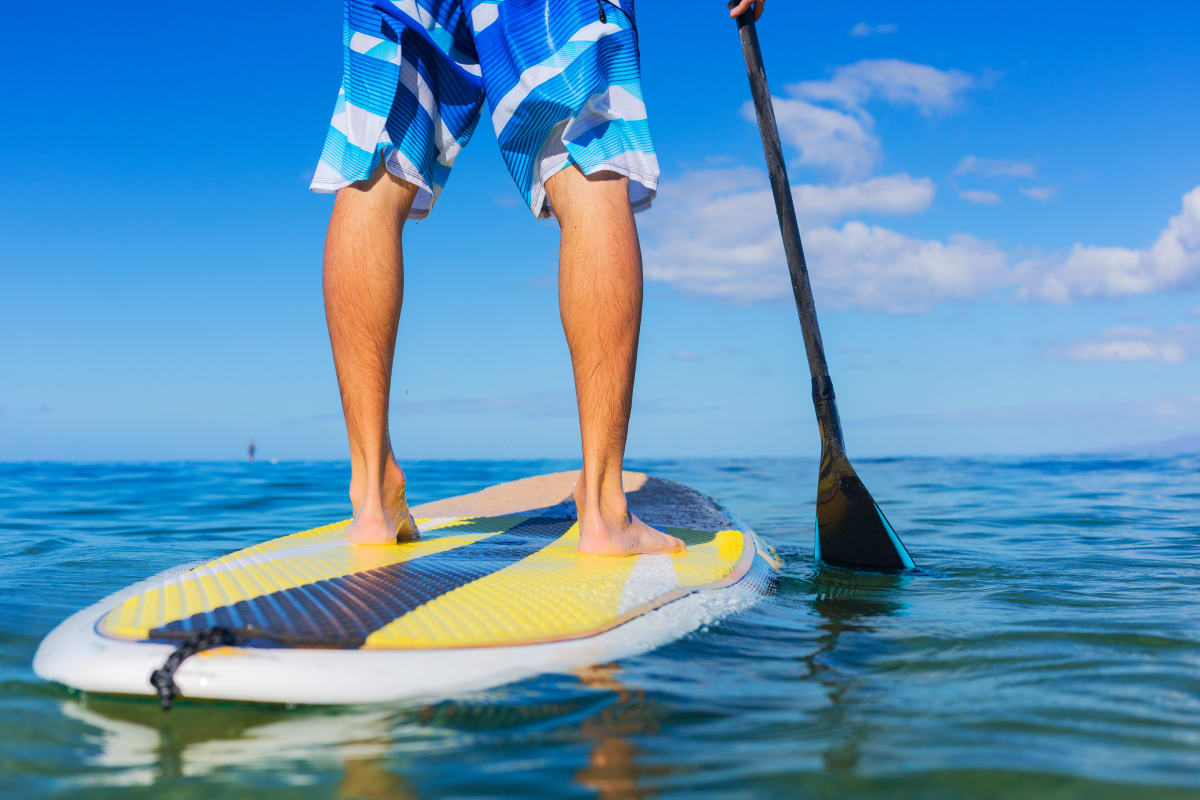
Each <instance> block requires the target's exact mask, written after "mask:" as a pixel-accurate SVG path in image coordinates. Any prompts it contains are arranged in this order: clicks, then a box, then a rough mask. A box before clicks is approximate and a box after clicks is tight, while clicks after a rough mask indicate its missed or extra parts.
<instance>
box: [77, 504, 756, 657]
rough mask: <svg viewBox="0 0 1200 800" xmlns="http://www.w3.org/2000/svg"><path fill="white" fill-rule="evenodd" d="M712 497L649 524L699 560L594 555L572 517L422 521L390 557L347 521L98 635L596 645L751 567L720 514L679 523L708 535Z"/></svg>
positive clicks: (387, 644) (319, 643)
mask: <svg viewBox="0 0 1200 800" xmlns="http://www.w3.org/2000/svg"><path fill="white" fill-rule="evenodd" d="M663 483H666V482H663ZM679 488H680V489H683V488H684V487H679ZM699 498H700V496H699V495H695V494H694V493H692V497H688V498H682V499H686V500H688V501H691V502H686V503H678V502H677V503H676V504H675V505H674V506H672V505H671V504H669V503H668V504H664V505H663V506H660V508H661V509H662V511H663V515H664V516H665V517H667V519H665V520H664V519H663V518H662V517H660V518H658V519H655V518H649V521H650V522H652V523H657V524H658V525H659V527H660V528H663V529H665V530H667V531H668V532H670V533H672V534H673V535H675V536H679V537H680V538H682V539H683V540H684V541H685V542H687V544H688V550H687V552H686V553H682V554H677V555H672V556H667V555H654V556H635V557H628V558H605V557H599V556H586V555H581V554H579V553H578V551H577V549H576V547H577V544H578V541H579V534H578V526H577V525H576V523H575V520H574V518H573V517H572V516H570V515H569V514H566V513H563V509H562V508H554V509H541V510H539V512H540V513H531V514H528V515H522V514H517V515H509V516H500V517H477V518H425V519H418V520H417V523H418V527H419V528H420V529H421V533H422V538H421V539H420V540H419V541H416V542H410V543H406V544H400V545H396V546H389V547H368V546H352V545H348V544H347V543H346V542H345V539H344V528H345V527H346V525H347V524H348V521H346V522H340V523H336V524H334V525H328V526H325V527H323V528H316V529H314V530H311V531H305V532H303V533H297V534H292V535H291V536H285V537H282V538H279V539H273V540H271V541H268V542H264V543H262V544H259V545H255V546H254V547H249V548H246V549H245V550H239V551H237V552H235V553H231V554H229V555H227V556H224V557H222V558H218V559H216V560H214V561H211V562H209V563H207V564H204V565H202V566H199V567H196V568H194V569H191V570H188V571H186V572H182V573H179V574H177V575H175V576H172V577H170V578H167V579H166V580H164V581H163V582H162V583H161V584H159V585H157V586H153V587H152V588H150V589H148V590H146V591H144V592H142V593H140V594H138V595H135V596H133V597H130V598H129V599H127V600H125V601H124V602H123V603H121V604H120V605H118V606H117V607H115V608H114V609H113V610H112V611H110V612H109V613H108V614H106V615H105V616H104V617H103V618H102V619H101V621H100V623H99V625H98V626H97V629H98V631H99V632H100V633H101V634H103V635H105V636H108V637H112V638H117V639H124V640H132V641H159V642H172V641H179V640H181V639H184V638H187V637H188V636H191V635H192V634H194V633H196V632H198V631H202V630H205V629H208V628H214V627H225V628H229V629H231V630H233V631H235V632H236V633H237V634H238V638H239V640H240V641H241V642H243V644H244V645H245V646H262V647H320V648H362V649H428V648H445V647H478V646H486V645H511V644H530V643H536V642H546V641H556V640H561V639H568V638H578V637H581V636H588V635H591V634H594V633H598V632H600V631H603V630H607V629H608V628H611V627H613V626H615V625H618V624H620V623H621V622H622V621H624V620H627V619H629V618H631V617H633V616H636V615H637V614H639V613H643V612H644V611H647V610H649V609H651V608H654V607H657V606H658V605H661V604H662V603H664V602H668V601H670V600H672V599H674V598H677V597H680V596H683V595H684V594H687V593H689V592H690V591H692V590H695V589H701V588H704V587H706V586H712V585H715V584H719V583H721V582H723V581H726V580H729V579H731V578H732V577H735V573H736V572H737V571H738V570H739V569H744V568H745V565H746V563H747V560H748V557H749V556H750V555H751V554H752V553H751V552H750V551H752V548H753V544H752V542H751V541H750V537H747V536H744V535H743V534H742V533H741V532H740V531H737V530H733V529H732V528H724V529H720V530H717V529H715V528H717V527H718V525H714V524H712V523H713V522H716V523H720V522H727V521H726V520H723V519H722V517H723V514H719V513H716V510H715V507H713V508H712V509H711V510H706V511H708V513H706V514H702V515H701V517H700V518H703V519H704V520H705V521H706V522H708V523H709V524H708V527H709V528H714V530H699V529H695V528H691V527H675V526H672V525H669V524H665V523H666V522H669V521H670V520H671V519H678V520H680V521H681V522H685V523H688V524H695V522H696V520H697V511H698V509H697V508H696V507H695V504H694V499H699ZM662 499H663V500H666V499H668V498H665V497H664V498H662ZM670 499H671V500H675V501H680V500H681V498H678V497H672V498H670ZM704 499H705V500H706V498H704Z"/></svg>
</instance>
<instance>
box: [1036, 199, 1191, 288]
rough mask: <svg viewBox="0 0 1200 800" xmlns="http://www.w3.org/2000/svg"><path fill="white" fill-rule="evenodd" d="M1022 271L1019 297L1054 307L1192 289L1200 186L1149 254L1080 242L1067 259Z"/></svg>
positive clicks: (1046, 261) (1040, 263) (1038, 263)
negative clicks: (1075, 301) (1047, 303)
mask: <svg viewBox="0 0 1200 800" xmlns="http://www.w3.org/2000/svg"><path fill="white" fill-rule="evenodd" d="M1020 269H1021V272H1022V274H1023V280H1022V283H1023V286H1022V288H1021V289H1020V291H1019V296H1020V297H1022V298H1025V299H1037V300H1048V301H1050V302H1054V303H1068V302H1071V301H1072V300H1078V299H1082V298H1089V297H1109V298H1112V297H1128V296H1131V295H1140V294H1148V293H1150V292H1157V291H1163V290H1167V289H1177V288H1181V287H1184V286H1189V285H1193V284H1195V283H1197V282H1198V281H1200V186H1197V187H1196V188H1194V189H1192V190H1191V191H1190V192H1188V193H1187V194H1185V195H1184V196H1183V209H1182V210H1181V211H1180V213H1179V214H1178V215H1177V216H1174V217H1172V218H1171V219H1170V221H1169V222H1168V223H1167V227H1166V228H1165V229H1163V231H1162V233H1160V234H1159V236H1158V239H1156V240H1155V242H1154V244H1152V245H1151V246H1150V247H1149V248H1148V249H1146V250H1131V249H1128V248H1124V247H1095V246H1091V245H1084V244H1081V243H1077V244H1076V245H1075V246H1074V247H1072V248H1071V250H1070V252H1069V253H1068V254H1067V256H1066V257H1065V258H1062V259H1049V258H1046V259H1031V260H1029V261H1026V262H1024V263H1023V264H1022V265H1021V266H1020Z"/></svg>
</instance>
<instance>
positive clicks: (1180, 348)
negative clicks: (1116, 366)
mask: <svg viewBox="0 0 1200 800" xmlns="http://www.w3.org/2000/svg"><path fill="white" fill-rule="evenodd" d="M1198 349H1200V328H1197V327H1195V326H1192V325H1186V324H1181V325H1175V326H1173V327H1171V328H1168V329H1167V330H1155V329H1153V328H1136V327H1130V326H1119V327H1115V328H1109V329H1108V330H1106V331H1104V332H1103V333H1101V334H1100V335H1099V336H1096V337H1093V338H1091V339H1083V340H1080V341H1078V342H1073V343H1071V344H1069V345H1067V346H1065V347H1061V348H1058V349H1056V350H1052V351H1051V354H1052V355H1056V356H1059V357H1061V358H1066V359H1069V360H1071V361H1085V362H1087V361H1159V362H1162V363H1164V364H1178V363H1179V362H1181V361H1183V360H1184V359H1186V358H1189V357H1190V356H1192V355H1195V353H1196V352H1197V350H1198Z"/></svg>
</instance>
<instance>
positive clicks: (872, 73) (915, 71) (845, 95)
mask: <svg viewBox="0 0 1200 800" xmlns="http://www.w3.org/2000/svg"><path fill="white" fill-rule="evenodd" d="M975 83H976V80H975V78H973V77H972V76H970V75H968V74H967V73H965V72H960V71H959V70H956V69H949V70H943V69H938V68H937V67H931V66H928V65H927V64H914V63H913V62H911V61H902V60H900V59H897V58H881V59H868V60H864V61H858V62H855V63H853V64H848V65H846V66H844V67H838V68H837V69H836V70H834V72H833V77H831V78H829V79H828V80H823V81H802V82H800V83H793V84H790V85H789V86H788V87H787V89H788V92H789V93H790V94H791V95H792V96H794V97H799V98H802V99H805V100H812V101H817V102H830V103H834V104H836V105H840V106H842V107H843V108H846V109H849V110H851V111H859V110H860V109H861V108H862V107H863V105H865V104H866V103H867V102H868V101H869V100H871V99H874V98H881V99H883V100H886V101H888V102H889V103H891V104H893V105H898V106H904V105H908V106H913V107H914V108H916V109H917V110H918V111H920V112H921V113H922V114H926V115H929V114H934V113H946V112H949V111H952V110H954V108H955V106H957V105H958V103H959V100H960V99H961V97H962V94H963V93H964V92H965V91H966V90H967V89H970V88H971V87H972V86H974V85H975Z"/></svg>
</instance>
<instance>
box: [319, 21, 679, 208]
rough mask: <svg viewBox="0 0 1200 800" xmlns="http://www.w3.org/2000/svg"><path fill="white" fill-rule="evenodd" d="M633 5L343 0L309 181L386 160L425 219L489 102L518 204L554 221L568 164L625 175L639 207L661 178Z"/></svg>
mask: <svg viewBox="0 0 1200 800" xmlns="http://www.w3.org/2000/svg"><path fill="white" fill-rule="evenodd" d="M633 3H634V0H374V2H373V1H372V0H346V12H345V27H344V30H343V44H344V51H343V52H344V72H343V76H342V88H341V91H340V92H339V93H338V99H337V105H336V106H334V112H333V120H332V122H331V123H330V127H329V134H328V136H327V137H326V139H325V148H324V150H323V151H322V153H321V161H320V163H319V164H318V166H317V171H316V175H315V176H314V177H313V182H312V189H313V191H317V192H334V191H337V190H338V189H340V188H342V187H344V186H348V185H349V184H351V183H354V182H355V181H361V180H365V179H367V178H369V177H370V176H371V175H372V174H373V173H374V171H375V169H376V168H377V167H378V165H379V163H380V161H383V162H384V164H385V165H386V167H387V169H388V171H390V172H392V173H393V174H395V175H397V176H399V177H400V178H402V179H404V180H406V181H408V182H409V183H412V184H414V185H416V186H417V187H418V191H417V196H416V199H415V200H414V202H413V206H412V210H411V212H410V213H409V218H410V219H421V218H423V217H425V216H426V215H428V214H429V210H430V209H431V208H432V207H433V204H434V202H435V201H436V200H437V198H438V195H439V194H440V193H441V191H442V188H443V187H444V186H445V185H446V180H447V178H448V177H449V175H450V169H451V167H453V166H454V159H455V157H456V156H457V155H458V153H459V151H460V150H462V148H463V147H464V146H465V145H466V144H467V141H468V140H469V139H470V138H471V133H472V131H474V129H475V124H476V123H477V122H478V121H479V114H480V112H481V110H482V108H483V100H484V97H485V96H486V97H487V98H488V99H489V101H490V107H491V112H492V125H493V126H494V127H495V129H496V137H497V139H498V140H499V144H500V152H501V154H502V155H503V157H504V161H505V163H506V164H507V165H508V170H509V172H510V173H511V174H512V177H513V180H514V181H516V184H517V188H518V189H519V190H520V191H521V194H522V195H523V196H524V198H525V202H526V203H527V204H528V205H529V208H530V209H531V210H532V211H533V213H534V215H536V216H537V217H539V218H544V217H549V216H552V215H553V209H551V208H550V204H549V202H548V200H547V199H546V190H545V184H546V180H547V179H548V178H550V176H552V175H553V174H555V173H556V172H558V171H559V170H561V169H563V168H564V167H566V166H568V165H570V164H576V165H578V166H579V168H580V169H581V170H583V172H584V173H585V174H588V175H590V174H592V173H594V172H600V171H611V172H617V173H620V174H622V175H625V176H626V177H628V178H629V199H630V203H631V204H632V206H633V208H634V210H635V211H638V210H641V209H643V208H646V207H647V206H649V205H650V201H651V200H652V199H653V197H654V192H655V190H656V188H657V185H658V159H657V158H656V156H655V154H654V143H653V142H652V140H651V138H650V129H649V126H648V124H647V121H646V107H645V105H644V104H643V102H642V86H641V79H640V72H639V63H638V62H639V58H638V47H637V30H636V22H635V20H634V10H633Z"/></svg>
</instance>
